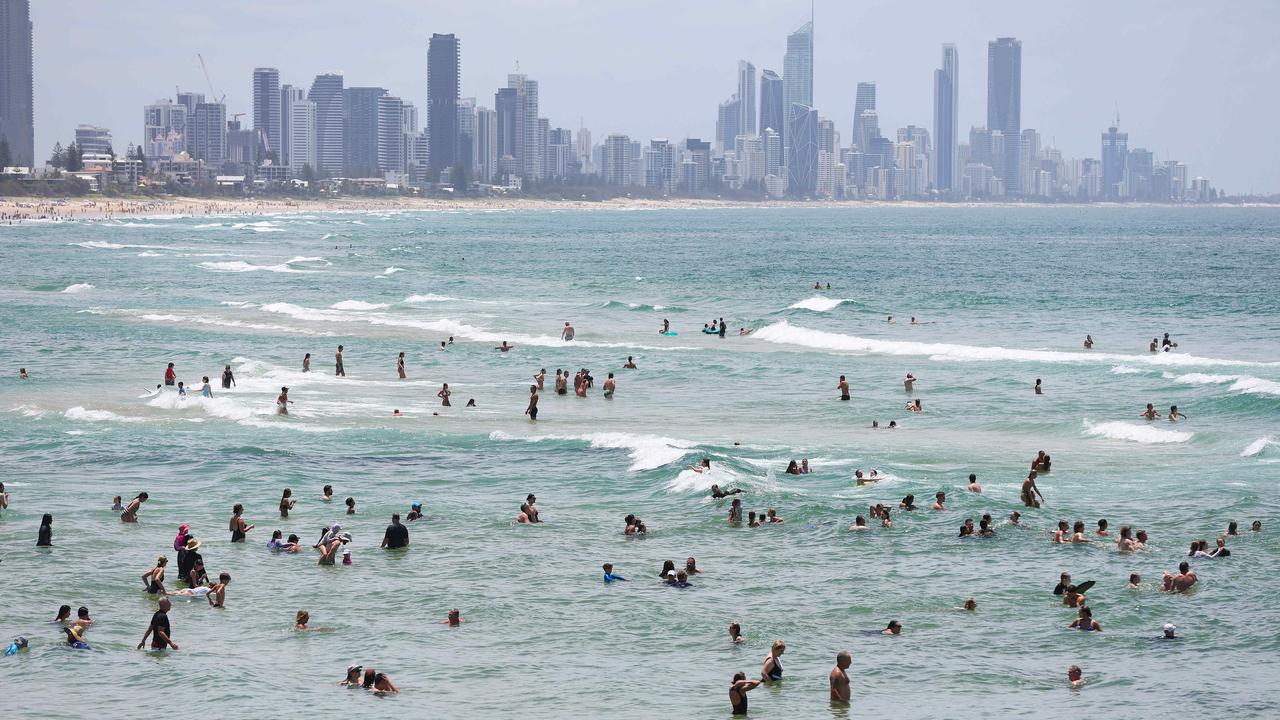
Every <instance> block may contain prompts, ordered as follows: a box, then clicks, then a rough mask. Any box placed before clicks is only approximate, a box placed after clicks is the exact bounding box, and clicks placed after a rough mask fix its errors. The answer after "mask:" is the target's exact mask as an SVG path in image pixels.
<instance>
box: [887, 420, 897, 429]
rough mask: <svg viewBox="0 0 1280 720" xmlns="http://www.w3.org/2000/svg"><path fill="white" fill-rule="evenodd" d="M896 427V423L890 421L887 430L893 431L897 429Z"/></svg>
mask: <svg viewBox="0 0 1280 720" xmlns="http://www.w3.org/2000/svg"><path fill="white" fill-rule="evenodd" d="M897 427H898V421H897V420H890V421H889V429H890V430H893V429H895V428H897Z"/></svg>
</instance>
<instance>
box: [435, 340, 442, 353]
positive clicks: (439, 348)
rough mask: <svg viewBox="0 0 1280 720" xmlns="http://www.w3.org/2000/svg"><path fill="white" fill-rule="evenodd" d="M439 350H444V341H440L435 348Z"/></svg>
mask: <svg viewBox="0 0 1280 720" xmlns="http://www.w3.org/2000/svg"><path fill="white" fill-rule="evenodd" d="M436 349H437V350H438V351H439V352H444V341H443V340H441V341H440V347H438V348H436Z"/></svg>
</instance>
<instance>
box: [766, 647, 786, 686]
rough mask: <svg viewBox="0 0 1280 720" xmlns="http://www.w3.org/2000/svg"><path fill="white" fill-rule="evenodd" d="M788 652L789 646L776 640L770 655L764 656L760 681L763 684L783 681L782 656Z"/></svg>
mask: <svg viewBox="0 0 1280 720" xmlns="http://www.w3.org/2000/svg"><path fill="white" fill-rule="evenodd" d="M786 651H787V644H786V643H784V642H782V641H781V640H774V641H773V647H771V648H770V649H769V654H768V655H765V656H764V664H763V665H761V666H760V679H761V680H762V681H763V682H777V681H778V680H781V679H782V654H783V653H784V652H786Z"/></svg>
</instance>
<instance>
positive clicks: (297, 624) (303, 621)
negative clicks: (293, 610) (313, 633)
mask: <svg viewBox="0 0 1280 720" xmlns="http://www.w3.org/2000/svg"><path fill="white" fill-rule="evenodd" d="M309 622H311V613H309V612H307V611H306V610H299V611H298V614H297V615H295V616H294V618H293V629H294V630H308V629H309V628H308V627H307V623H309Z"/></svg>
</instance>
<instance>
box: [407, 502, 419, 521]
mask: <svg viewBox="0 0 1280 720" xmlns="http://www.w3.org/2000/svg"><path fill="white" fill-rule="evenodd" d="M421 518H422V503H420V502H416V501H415V502H412V503H410V504H409V514H408V515H406V516H405V518H404V519H405V521H406V522H413V521H414V520H419V519H421Z"/></svg>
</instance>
